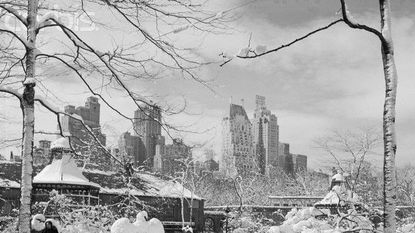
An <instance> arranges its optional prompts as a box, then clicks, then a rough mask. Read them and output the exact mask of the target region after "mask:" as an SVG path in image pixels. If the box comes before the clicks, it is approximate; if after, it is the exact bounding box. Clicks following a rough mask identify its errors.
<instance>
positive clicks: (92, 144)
mask: <svg viewBox="0 0 415 233" xmlns="http://www.w3.org/2000/svg"><path fill="white" fill-rule="evenodd" d="M64 111H65V113H67V114H70V115H71V116H72V117H69V116H67V115H64V116H62V117H61V125H62V130H63V131H64V132H67V133H70V135H71V145H72V146H73V148H74V149H75V151H77V152H78V153H77V155H76V156H75V160H76V162H77V164H78V165H83V164H84V163H87V164H91V166H93V167H94V168H98V169H108V168H110V167H111V165H110V159H109V156H108V155H106V154H105V152H104V150H103V149H102V148H100V147H99V146H98V143H97V142H96V141H95V139H94V137H93V136H91V135H90V133H89V132H88V130H87V129H85V127H84V126H83V124H82V122H80V121H79V120H82V121H83V122H84V124H85V125H87V126H88V127H89V128H90V129H91V131H92V133H93V134H94V136H95V137H96V138H97V139H98V141H99V143H100V144H102V145H103V146H105V144H106V136H105V134H103V133H102V132H101V125H100V104H99V102H98V98H96V97H93V96H91V97H88V98H87V100H86V102H85V106H78V107H75V106H73V105H67V106H65V108H64ZM58 127H59V126H58ZM79 155H81V156H79Z"/></svg>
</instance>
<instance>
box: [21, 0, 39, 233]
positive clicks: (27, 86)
mask: <svg viewBox="0 0 415 233" xmlns="http://www.w3.org/2000/svg"><path fill="white" fill-rule="evenodd" d="M37 8H38V0H28V12H27V13H28V14H27V15H28V16H27V22H28V25H27V42H28V46H27V48H26V77H25V82H24V92H23V98H22V100H21V105H20V107H21V109H22V112H23V143H22V179H21V197H20V209H19V233H30V217H31V205H30V204H31V200H32V198H31V197H32V173H33V160H32V157H33V141H34V127H35V113H34V97H35V89H34V87H35V85H36V83H35V79H34V78H35V63H36V34H37V32H36V27H37V21H36V17H37V10H38V9H37Z"/></svg>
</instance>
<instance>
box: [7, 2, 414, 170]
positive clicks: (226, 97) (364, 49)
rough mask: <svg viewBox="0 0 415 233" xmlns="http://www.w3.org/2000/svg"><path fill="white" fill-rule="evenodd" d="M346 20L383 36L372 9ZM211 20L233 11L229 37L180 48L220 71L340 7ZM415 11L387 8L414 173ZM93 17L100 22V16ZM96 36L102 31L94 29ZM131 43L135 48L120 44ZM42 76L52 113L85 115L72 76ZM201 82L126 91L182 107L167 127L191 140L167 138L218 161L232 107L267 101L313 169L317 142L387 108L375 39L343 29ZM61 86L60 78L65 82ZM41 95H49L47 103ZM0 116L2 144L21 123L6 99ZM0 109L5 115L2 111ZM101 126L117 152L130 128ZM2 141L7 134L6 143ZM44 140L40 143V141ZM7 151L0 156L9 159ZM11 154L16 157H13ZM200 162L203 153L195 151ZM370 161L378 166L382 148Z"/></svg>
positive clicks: (50, 125)
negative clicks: (56, 109)
mask: <svg viewBox="0 0 415 233" xmlns="http://www.w3.org/2000/svg"><path fill="white" fill-rule="evenodd" d="M349 2H350V4H349V8H350V12H351V13H352V15H353V17H354V18H355V19H356V20H358V21H359V22H361V23H364V24H367V25H370V26H373V27H375V28H379V12H378V6H377V1H374V0H353V1H349ZM210 7H211V8H212V9H215V10H216V11H218V12H219V11H223V10H226V9H231V8H232V9H233V8H235V10H233V11H232V13H233V14H235V18H236V19H235V20H234V21H232V22H230V23H229V27H230V29H229V30H227V33H225V34H208V33H191V32H186V31H184V32H183V33H180V34H178V35H177V36H176V38H175V40H176V43H177V44H178V45H181V46H188V45H192V46H195V45H197V49H196V51H194V53H195V54H198V55H199V56H201V57H203V58H204V59H205V60H209V61H219V62H220V57H219V54H220V53H222V52H225V53H226V54H237V53H238V51H239V50H240V49H241V48H244V47H247V45H248V42H249V38H251V41H250V43H251V45H252V46H253V47H255V46H256V45H265V46H267V48H268V49H271V48H274V47H278V46H279V45H281V44H284V43H287V42H290V41H292V40H294V39H296V38H298V37H300V36H302V35H304V34H306V33H308V32H309V31H311V30H314V29H316V28H319V27H321V26H325V25H327V24H328V23H330V22H332V21H334V20H335V19H337V18H339V17H340V15H339V14H338V10H339V9H340V4H339V2H338V1H333V0H313V1H310V0H295V1H288V0H280V1H275V0H258V1H247V0H227V1H223V0H222V1H221V0H213V1H212V2H211V3H210ZM414 10H415V2H413V1H410V0H399V1H393V2H392V20H393V21H392V34H393V40H394V46H395V55H396V57H395V59H396V66H397V70H398V76H399V81H398V82H399V83H398V94H397V107H396V109H397V119H396V125H397V140H398V152H397V163H398V165H405V164H408V163H411V161H412V160H411V158H412V156H413V155H414V150H413V148H412V145H413V142H415V102H414V99H415V79H414V78H413V75H414V69H413V64H415V55H414V54H415V44H414V43H413V38H414V36H415V16H414V15H413V13H412V12H413V11H414ZM97 14H99V12H97ZM98 27H99V26H98ZM105 33H106V31H105V30H98V31H91V32H83V33H82V36H83V37H84V38H86V39H87V40H89V41H92V42H94V43H96V44H97V46H98V47H102V48H105V46H108V45H109V44H110V43H111V41H113V40H114V38H115V39H117V38H118V37H120V36H118V35H112V36H111V37H108V36H107V37H105V36H104V34H105ZM122 39H123V40H131V38H127V37H126V38H124V37H123V38H122ZM44 72H45V73H44V74H45V84H47V85H48V87H49V90H56V91H54V92H53V94H52V93H48V94H47V95H48V97H50V98H51V99H52V102H53V103H54V104H56V105H59V106H63V105H66V104H73V105H76V106H79V105H83V104H84V102H85V99H86V98H87V97H88V96H89V93H88V92H87V90H86V89H85V88H84V87H82V85H81V84H80V82H79V81H76V79H74V78H73V75H72V74H70V73H65V72H63V73H62V71H60V75H56V71H55V73H54V72H50V73H48V72H47V70H46V71H44ZM198 75H199V76H200V77H201V78H202V79H204V80H210V82H209V85H210V89H208V88H206V87H204V86H203V85H201V84H200V83H198V82H195V81H194V80H191V79H183V78H182V77H176V76H173V77H171V76H167V77H165V78H162V79H159V80H156V81H140V82H131V83H129V85H130V86H131V88H132V89H134V91H136V92H138V93H142V94H143V95H145V96H150V97H151V98H154V99H155V100H157V101H161V102H163V103H169V104H174V105H176V106H177V107H179V106H181V105H183V104H184V101H186V111H185V112H184V113H181V114H179V115H174V116H168V117H167V120H168V121H169V122H171V123H174V124H175V125H177V126H182V127H184V128H185V129H186V130H188V131H196V132H198V133H185V132H173V134H174V135H175V136H181V137H183V138H184V139H185V142H187V143H188V144H202V145H203V147H204V148H212V149H214V150H215V151H216V152H217V154H218V156H220V147H221V121H222V118H223V117H224V116H225V115H226V113H227V112H228V110H229V103H230V99H232V102H233V103H236V104H240V103H241V99H244V101H243V102H244V107H245V109H246V111H247V113H248V115H249V116H250V117H253V110H254V107H255V106H254V103H255V95H262V96H265V97H266V105H267V107H268V109H270V110H271V111H272V112H273V113H274V114H275V115H276V116H277V117H278V124H279V128H280V141H282V142H286V143H289V144H290V149H291V152H292V153H296V154H305V155H308V162H309V165H310V166H311V167H313V168H319V167H320V166H321V165H322V163H323V162H324V161H325V160H327V158H328V156H327V155H326V154H325V152H324V151H321V150H320V149H317V148H316V147H315V144H314V143H313V141H314V140H315V139H316V138H319V137H322V136H325V135H327V134H329V133H330V131H331V130H334V129H340V130H346V129H350V130H355V129H358V128H365V127H375V128H379V130H381V127H382V112H383V98H384V79H383V69H382V62H381V53H380V44H379V41H378V39H377V38H376V37H375V36H373V35H371V34H369V33H367V32H364V31H359V30H353V29H350V28H348V27H347V26H346V25H345V24H337V25H336V26H333V27H332V28H330V29H328V30H325V31H322V32H320V33H318V34H316V35H313V36H311V37H309V38H307V39H305V40H303V41H301V42H298V43H296V44H294V45H292V46H290V47H288V48H286V49H283V50H280V51H279V52H278V53H273V54H269V55H266V56H263V57H260V58H257V59H250V60H241V59H234V60H232V61H231V62H229V63H227V64H226V65H224V66H223V67H220V66H219V63H213V64H211V65H208V66H206V67H203V68H200V70H199V73H198ZM62 76H65V77H62ZM106 91H107V92H106V93H107V96H108V97H109V99H110V101H111V103H113V104H115V105H117V106H119V108H120V109H121V110H122V111H123V112H125V113H127V114H130V115H132V114H133V110H134V106H132V105H131V103H127V102H126V96H125V94H122V93H119V92H116V91H108V90H106ZM45 95H46V94H45ZM1 101H2V104H1V105H0V106H1V110H2V111H1V112H2V115H0V128H1V129H2V130H1V131H2V135H1V136H0V137H1V139H4V138H9V139H10V138H17V137H19V135H20V130H21V126H20V121H21V116H20V112H19V109H18V105H16V102H15V101H13V100H11V99H2V100H1ZM3 109H4V110H3ZM36 114H37V115H36V116H37V119H38V120H37V122H36V124H37V126H36V127H37V128H38V129H44V130H50V131H53V130H56V122H55V121H54V118H53V116H52V115H51V114H48V113H47V111H46V110H42V109H39V110H37V112H36ZM101 115H102V117H101V125H102V127H103V131H104V133H105V134H107V137H108V141H109V143H108V144H110V145H111V144H115V143H116V140H117V138H118V136H119V135H120V134H121V133H122V132H125V131H128V130H131V125H130V124H129V123H128V122H125V121H124V120H122V118H120V117H119V116H117V115H116V114H114V113H113V112H111V111H110V110H109V109H107V108H105V107H102V110H101ZM3 132H4V133H3ZM43 138H50V136H44V135H36V140H40V139H43ZM9 149H10V148H8V149H2V150H0V153H3V154H8V150H9ZM14 150H16V152H17V149H14ZM196 154H200V152H197V151H196ZM377 154H378V155H377V156H374V157H373V160H374V161H376V163H377V165H380V163H381V160H382V157H381V156H380V154H381V148H378V153H377Z"/></svg>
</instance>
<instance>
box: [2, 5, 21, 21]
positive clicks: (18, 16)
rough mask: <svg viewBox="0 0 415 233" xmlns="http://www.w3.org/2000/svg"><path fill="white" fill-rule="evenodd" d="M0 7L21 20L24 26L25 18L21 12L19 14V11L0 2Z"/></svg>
mask: <svg viewBox="0 0 415 233" xmlns="http://www.w3.org/2000/svg"><path fill="white" fill-rule="evenodd" d="M0 8H1V9H3V10H5V11H7V12H8V13H10V14H12V15H14V17H16V18H17V19H18V20H19V21H20V22H22V23H23V24H24V25H25V26H27V19H26V18H25V17H24V16H23V15H22V14H20V13H19V12H17V11H16V10H14V9H13V8H10V7H7V6H5V5H2V4H0Z"/></svg>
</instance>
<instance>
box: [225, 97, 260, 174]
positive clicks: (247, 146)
mask: <svg viewBox="0 0 415 233" xmlns="http://www.w3.org/2000/svg"><path fill="white" fill-rule="evenodd" d="M254 151H255V149H254V143H253V135H252V125H251V122H250V121H249V119H248V115H247V114H246V112H245V109H244V108H243V106H241V105H236V104H232V103H231V104H230V108H229V115H228V116H226V117H224V118H223V121H222V160H221V162H220V163H219V170H220V171H221V172H222V173H223V174H224V175H225V176H230V177H235V176H236V175H238V174H244V173H245V172H250V171H253V172H257V171H258V166H257V158H256V156H255V154H254Z"/></svg>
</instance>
